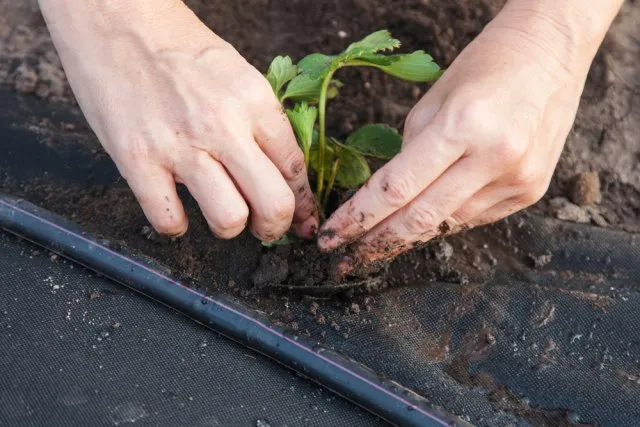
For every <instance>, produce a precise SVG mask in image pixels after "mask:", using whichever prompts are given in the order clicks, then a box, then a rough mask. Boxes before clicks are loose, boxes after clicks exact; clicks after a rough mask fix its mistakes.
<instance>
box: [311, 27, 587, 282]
mask: <svg viewBox="0 0 640 427" xmlns="http://www.w3.org/2000/svg"><path fill="white" fill-rule="evenodd" d="M502 22H507V23H508V24H509V25H506V26H502V25H501V24H502ZM502 22H501V21H499V20H497V21H495V22H494V23H492V25H490V26H489V27H488V28H487V29H486V30H485V31H484V32H483V33H482V34H481V35H480V36H479V37H478V38H477V39H476V40H475V41H474V42H473V43H471V44H470V45H469V46H468V47H467V48H466V49H465V50H464V51H463V52H462V53H461V54H460V56H459V57H458V58H457V59H456V61H455V62H454V63H453V64H452V65H451V67H450V68H449V69H448V70H447V71H446V73H445V74H444V76H443V77H442V78H441V79H440V80H439V81H438V82H437V83H436V85H435V86H434V87H433V88H432V89H431V90H430V91H429V92H428V93H427V95H426V96H425V97H424V98H423V99H422V100H421V101H420V102H419V103H418V104H417V105H416V106H415V108H413V110H412V111H411V113H410V114H409V116H408V118H407V121H406V125H405V143H404V145H403V148H402V151H401V152H400V153H399V154H398V155H397V156H396V157H395V158H393V159H392V160H391V161H390V162H389V163H387V164H386V165H385V166H384V167H382V168H381V169H380V170H378V171H377V172H376V173H375V174H374V175H373V176H372V177H371V178H370V180H369V181H368V183H367V184H365V186H364V187H363V188H362V189H360V191H359V192H357V193H356V194H355V195H354V196H353V197H352V198H351V199H350V200H349V201H348V202H347V203H345V204H344V205H343V206H341V207H340V208H339V209H338V210H337V211H336V212H335V213H334V214H333V215H332V216H331V218H330V219H329V220H328V221H327V222H326V223H325V224H324V226H323V227H322V229H321V230H320V232H319V236H320V237H319V245H320V248H321V249H323V250H325V251H328V250H332V249H335V248H337V247H339V246H342V245H345V244H348V243H353V244H352V245H351V246H350V248H349V249H350V251H349V252H348V256H347V257H346V258H345V259H344V261H343V262H342V263H341V264H340V265H339V270H340V271H339V272H338V273H341V274H347V273H349V272H351V271H352V270H353V269H355V268H357V267H363V266H367V265H369V264H372V263H374V262H377V261H384V260H388V259H391V258H393V257H394V256H396V255H397V254H399V253H401V252H403V251H405V250H407V249H410V248H412V247H414V246H416V245H418V244H421V243H424V242H427V241H428V240H430V239H432V238H434V237H436V236H438V235H442V234H446V233H451V232H456V231H459V230H462V229H466V228H470V227H475V226H478V225H482V224H487V223H490V222H493V221H496V220H499V219H501V218H504V217H506V216H508V215H510V214H512V213H514V212H516V211H518V210H520V209H523V208H525V207H527V206H529V205H531V204H533V203H535V202H536V201H538V200H539V199H540V198H541V197H542V196H543V194H544V193H545V191H546V189H547V187H548V185H549V182H550V179H551V176H552V174H553V170H554V168H555V165H556V163H557V161H558V158H559V156H560V153H561V151H562V148H563V145H564V142H565V139H566V137H567V134H568V132H569V130H570V129H571V126H572V123H573V121H574V118H575V114H576V111H577V107H578V103H579V99H580V94H581V92H582V88H583V85H584V80H585V78H586V73H587V70H588V66H589V65H588V64H589V62H590V58H589V57H588V56H589V55H583V56H581V55H566V56H565V57H563V56H561V55H560V52H561V50H562V49H561V47H562V46H564V44H563V42H564V39H560V38H558V39H555V41H554V39H552V38H550V37H549V34H550V33H549V32H547V33H546V34H547V36H546V37H537V36H533V35H528V34H526V33H523V32H521V31H520V30H515V29H513V28H517V21H514V18H513V17H511V19H510V20H508V21H502ZM550 25H551V24H550ZM523 27H526V26H523ZM556 48H557V50H556Z"/></svg>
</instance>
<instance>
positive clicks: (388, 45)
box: [340, 30, 400, 59]
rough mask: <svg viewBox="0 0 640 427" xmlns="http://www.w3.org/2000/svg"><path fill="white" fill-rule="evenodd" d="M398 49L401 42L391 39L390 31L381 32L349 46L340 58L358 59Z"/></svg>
mask: <svg viewBox="0 0 640 427" xmlns="http://www.w3.org/2000/svg"><path fill="white" fill-rule="evenodd" d="M397 47H400V41H399V40H396V39H394V38H393V37H391V33H390V32H389V30H380V31H376V32H375V33H372V34H369V35H368V36H366V37H365V38H363V39H362V40H360V41H357V42H355V43H352V44H351V45H349V47H348V48H347V49H346V50H345V51H344V52H343V53H342V55H340V58H341V59H349V58H357V57H360V56H362V55H366V54H372V53H376V52H380V51H383V50H393V49H395V48H397Z"/></svg>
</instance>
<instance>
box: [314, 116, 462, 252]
mask: <svg viewBox="0 0 640 427" xmlns="http://www.w3.org/2000/svg"><path fill="white" fill-rule="evenodd" d="M419 138H424V139H425V140H427V141H433V142H432V144H430V145H429V146H428V147H425V145H424V144H410V145H408V146H406V147H404V148H403V150H402V151H401V152H400V153H399V154H398V155H397V156H396V157H394V158H393V159H391V161H389V163H387V164H386V165H385V166H384V167H382V168H381V169H380V170H378V171H377V172H376V173H375V174H374V175H373V176H372V177H371V178H370V179H369V181H368V182H367V183H366V184H365V185H364V187H362V188H361V189H360V190H359V191H358V192H357V193H356V194H355V195H354V196H353V197H352V198H351V199H349V201H348V202H347V203H345V204H344V205H343V206H341V207H340V208H339V209H338V210H337V211H336V212H335V213H334V214H333V215H332V216H331V218H329V220H328V221H327V222H326V223H325V224H324V225H323V227H322V229H321V230H320V233H319V239H318V243H319V245H320V248H321V249H323V250H331V249H335V248H337V247H339V246H341V245H343V244H345V243H347V242H349V241H352V240H354V239H356V238H358V237H360V236H362V235H363V234H365V233H366V232H367V231H369V230H371V229H372V228H373V227H375V226H376V225H378V224H380V223H381V222H382V221H384V220H385V219H386V218H388V217H389V216H390V215H392V214H393V213H394V212H396V211H398V210H401V209H403V208H404V207H405V206H406V205H408V204H409V203H410V202H411V201H412V200H413V199H414V198H416V197H417V196H418V195H419V194H420V193H421V192H422V191H423V190H424V189H425V188H426V187H428V186H429V185H430V184H431V183H433V182H434V181H435V180H436V179H438V177H440V175H442V173H444V172H445V171H446V170H447V169H448V168H449V167H450V166H451V165H452V164H453V163H455V162H456V161H457V160H458V159H460V157H461V156H462V155H463V154H464V151H465V149H464V147H463V146H462V145H461V144H457V143H450V142H449V141H447V140H445V139H442V138H440V137H439V135H438V134H437V132H435V131H434V130H433V129H432V127H428V128H427V129H426V130H425V131H424V132H423V133H422V134H421V135H420V136H419Z"/></svg>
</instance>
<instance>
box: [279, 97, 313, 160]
mask: <svg viewBox="0 0 640 427" xmlns="http://www.w3.org/2000/svg"><path fill="white" fill-rule="evenodd" d="M286 111H287V117H289V121H290V122H291V127H293V130H294V132H295V133H296V136H297V137H298V142H299V143H300V147H301V148H302V151H304V152H305V153H309V149H310V147H311V142H312V141H313V126H314V125H315V123H316V118H317V117H318V109H317V108H316V107H310V106H309V105H308V104H307V103H305V102H303V103H300V104H296V105H295V107H293V110H286Z"/></svg>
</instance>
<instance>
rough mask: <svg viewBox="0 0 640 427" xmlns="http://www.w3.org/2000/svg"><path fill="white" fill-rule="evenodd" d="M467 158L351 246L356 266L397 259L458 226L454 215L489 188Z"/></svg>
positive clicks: (471, 161)
mask: <svg viewBox="0 0 640 427" xmlns="http://www.w3.org/2000/svg"><path fill="white" fill-rule="evenodd" d="M474 163H475V162H474V160H472V159H470V158H464V159H462V160H460V161H458V162H457V163H456V164H455V165H453V166H452V167H451V168H450V169H449V170H447V171H446V172H445V173H444V174H442V176H440V177H439V178H438V179H437V180H436V181H435V182H434V183H433V184H431V185H430V186H429V187H428V188H427V189H426V190H424V191H423V192H422V193H421V194H420V195H419V196H418V197H416V198H415V199H414V200H413V201H412V202H411V203H409V204H408V205H407V206H405V207H404V208H402V209H400V210H398V211H397V212H395V213H394V214H393V215H391V216H390V217H388V218H387V219H386V220H384V221H383V222H382V223H380V224H378V225H377V226H376V227H374V228H373V229H372V230H370V231H369V232H368V233H367V234H365V235H364V236H363V237H362V238H361V239H360V240H359V241H357V242H356V243H354V244H353V245H352V248H351V249H352V250H351V259H352V262H353V264H354V265H357V266H360V267H366V266H367V265H368V264H370V263H373V262H377V261H380V260H384V259H389V258H392V257H394V256H397V255H398V254H399V253H402V252H404V251H405V250H407V249H410V248H413V247H415V246H416V245H420V244H423V243H426V242H427V241H429V240H431V239H432V238H434V237H436V236H439V235H442V234H448V233H449V232H450V231H451V230H453V229H454V228H455V227H457V226H460V225H462V224H460V223H458V222H457V221H456V220H455V218H454V216H453V214H454V213H455V212H456V211H457V210H458V209H460V207H462V206H464V205H465V203H467V202H468V201H469V200H470V199H472V197H473V196H474V195H475V194H476V193H478V192H479V191H480V190H481V189H482V188H484V187H485V186H486V185H487V182H486V178H485V177H484V174H483V172H482V169H479V168H475V170H474Z"/></svg>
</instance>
